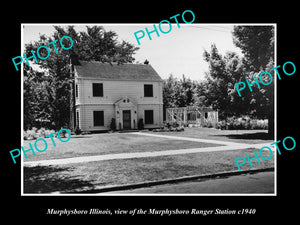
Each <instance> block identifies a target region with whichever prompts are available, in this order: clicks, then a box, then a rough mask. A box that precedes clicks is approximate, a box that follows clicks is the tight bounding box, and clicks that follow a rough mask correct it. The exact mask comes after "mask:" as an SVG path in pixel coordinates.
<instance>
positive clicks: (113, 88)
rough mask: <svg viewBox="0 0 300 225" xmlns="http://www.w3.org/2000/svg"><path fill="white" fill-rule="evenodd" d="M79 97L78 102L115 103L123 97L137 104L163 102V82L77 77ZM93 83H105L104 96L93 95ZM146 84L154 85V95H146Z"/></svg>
mask: <svg viewBox="0 0 300 225" xmlns="http://www.w3.org/2000/svg"><path fill="white" fill-rule="evenodd" d="M76 83H77V85H78V98H76V104H114V103H115V102H116V101H118V100H120V99H121V98H122V97H125V96H126V97H129V98H131V99H133V100H134V101H135V102H136V104H162V102H163V99H162V82H153V81H152V82H149V81H145V82H143V81H101V80H96V79H76ZM93 83H102V84H103V97H94V96H93V89H92V86H93ZM144 84H152V85H153V97H144Z"/></svg>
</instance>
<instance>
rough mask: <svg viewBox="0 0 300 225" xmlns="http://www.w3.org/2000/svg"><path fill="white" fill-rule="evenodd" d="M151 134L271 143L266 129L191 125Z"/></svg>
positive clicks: (248, 142)
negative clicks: (219, 128) (230, 128)
mask: <svg viewBox="0 0 300 225" xmlns="http://www.w3.org/2000/svg"><path fill="white" fill-rule="evenodd" d="M151 133H153V134H160V135H170V136H181V137H190V138H200V139H213V140H221V141H229V142H238V143H245V144H258V143H268V142H269V143H272V142H273V139H274V138H270V137H269V135H268V131H267V130H217V129H214V128H205V127H199V128H197V127H192V128H185V131H184V132H151Z"/></svg>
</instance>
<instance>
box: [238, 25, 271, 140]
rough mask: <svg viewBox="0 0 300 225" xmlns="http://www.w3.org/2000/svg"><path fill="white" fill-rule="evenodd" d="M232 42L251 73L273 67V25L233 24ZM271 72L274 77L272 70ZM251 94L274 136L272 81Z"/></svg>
mask: <svg viewBox="0 0 300 225" xmlns="http://www.w3.org/2000/svg"><path fill="white" fill-rule="evenodd" d="M233 42H234V44H235V45H236V46H237V47H239V48H241V49H242V52H243V53H244V55H245V62H246V63H245V64H246V65H247V70H248V72H249V73H252V75H259V74H260V73H261V72H263V71H269V69H271V68H273V67H274V26H235V27H234V30H233ZM272 74H273V77H274V71H272ZM250 79H251V78H250ZM253 96H254V100H253V101H252V105H253V106H255V109H256V111H257V112H256V113H257V115H258V116H260V117H267V118H268V122H269V130H268V132H269V135H270V136H274V83H273V82H272V83H271V84H270V85H268V86H264V87H263V88H261V89H259V90H258V91H255V92H254V93H253Z"/></svg>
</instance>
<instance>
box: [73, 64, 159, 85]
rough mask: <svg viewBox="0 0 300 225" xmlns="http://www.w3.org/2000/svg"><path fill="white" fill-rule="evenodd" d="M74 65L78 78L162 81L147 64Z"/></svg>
mask: <svg viewBox="0 0 300 225" xmlns="http://www.w3.org/2000/svg"><path fill="white" fill-rule="evenodd" d="M79 62H80V65H74V67H75V69H76V71H77V74H78V76H79V77H86V78H99V79H108V80H143V81H162V79H161V78H160V76H159V75H158V74H157V72H156V71H155V70H154V69H153V68H152V66H150V65H149V64H132V63H126V64H120V65H118V64H117V63H112V64H109V63H102V62H95V61H93V62H87V61H79Z"/></svg>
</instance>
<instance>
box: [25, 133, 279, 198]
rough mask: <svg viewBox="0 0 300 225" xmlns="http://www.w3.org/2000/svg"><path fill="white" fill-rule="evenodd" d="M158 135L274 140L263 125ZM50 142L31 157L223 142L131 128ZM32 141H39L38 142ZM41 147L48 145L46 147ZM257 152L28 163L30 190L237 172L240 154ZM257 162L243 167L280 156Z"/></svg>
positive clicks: (269, 165)
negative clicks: (148, 133)
mask: <svg viewBox="0 0 300 225" xmlns="http://www.w3.org/2000/svg"><path fill="white" fill-rule="evenodd" d="M151 133H152V132H151ZM153 134H161V135H176V136H183V137H193V138H202V139H215V140H223V141H232V142H240V143H248V144H257V143H263V142H267V143H268V142H270V143H271V142H272V140H270V139H269V138H268V136H267V135H266V131H257V130H251V131H247V130H242V131H232V130H229V131H228V130H222V131H221V130H215V129H209V128H188V129H185V131H184V132H178V133H177V132H167V133H164V132H161V133H160V132H155V133H153ZM28 142H30V141H24V144H23V146H24V147H25V146H28ZM47 142H48V145H49V148H48V149H47V150H46V151H45V152H43V153H39V152H37V153H36V155H35V156H32V155H30V156H29V158H28V159H27V160H30V161H31V160H42V159H55V158H68V157H78V156H86V155H99V154H113V153H124V152H142V151H161V150H173V149H174V150H175V149H188V148H201V147H214V146H218V145H215V144H207V143H199V142H192V141H181V140H173V139H165V138H159V137H149V136H140V135H136V134H130V133H123V134H119V133H113V134H93V135H78V136H76V135H74V136H72V137H71V139H70V141H69V142H66V143H62V142H60V141H59V140H58V139H55V142H56V145H57V146H56V147H50V146H51V145H52V144H51V140H50V139H47ZM31 143H32V144H34V142H33V141H31ZM41 144H43V143H41ZM40 148H41V149H43V146H41V147H40ZM25 149H26V147H25ZM253 151H254V149H244V150H232V151H219V152H201V153H191V154H182V155H169V156H158V157H148V158H135V159H134V158H133V159H118V160H107V161H96V162H89V163H77V164H68V165H62V166H37V167H24V193H49V192H79V191H83V190H85V191H86V190H88V191H89V190H90V191H91V192H93V190H95V189H97V188H99V187H105V186H111V185H122V184H132V183H139V182H144V181H156V180H161V179H172V178H178V177H182V176H191V175H202V174H203V175H204V174H213V173H219V172H229V171H236V170H238V168H237V166H236V164H235V161H234V159H235V158H238V157H241V156H245V155H246V154H248V155H249V157H253V156H254V153H253ZM28 153H30V152H28ZM30 154H31V153H30ZM25 161H26V160H25ZM252 163H253V167H250V165H249V163H246V164H244V165H242V166H241V169H242V170H248V169H261V168H273V167H274V158H272V159H270V160H268V161H263V160H261V163H260V164H258V163H257V161H254V160H253V161H252Z"/></svg>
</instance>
